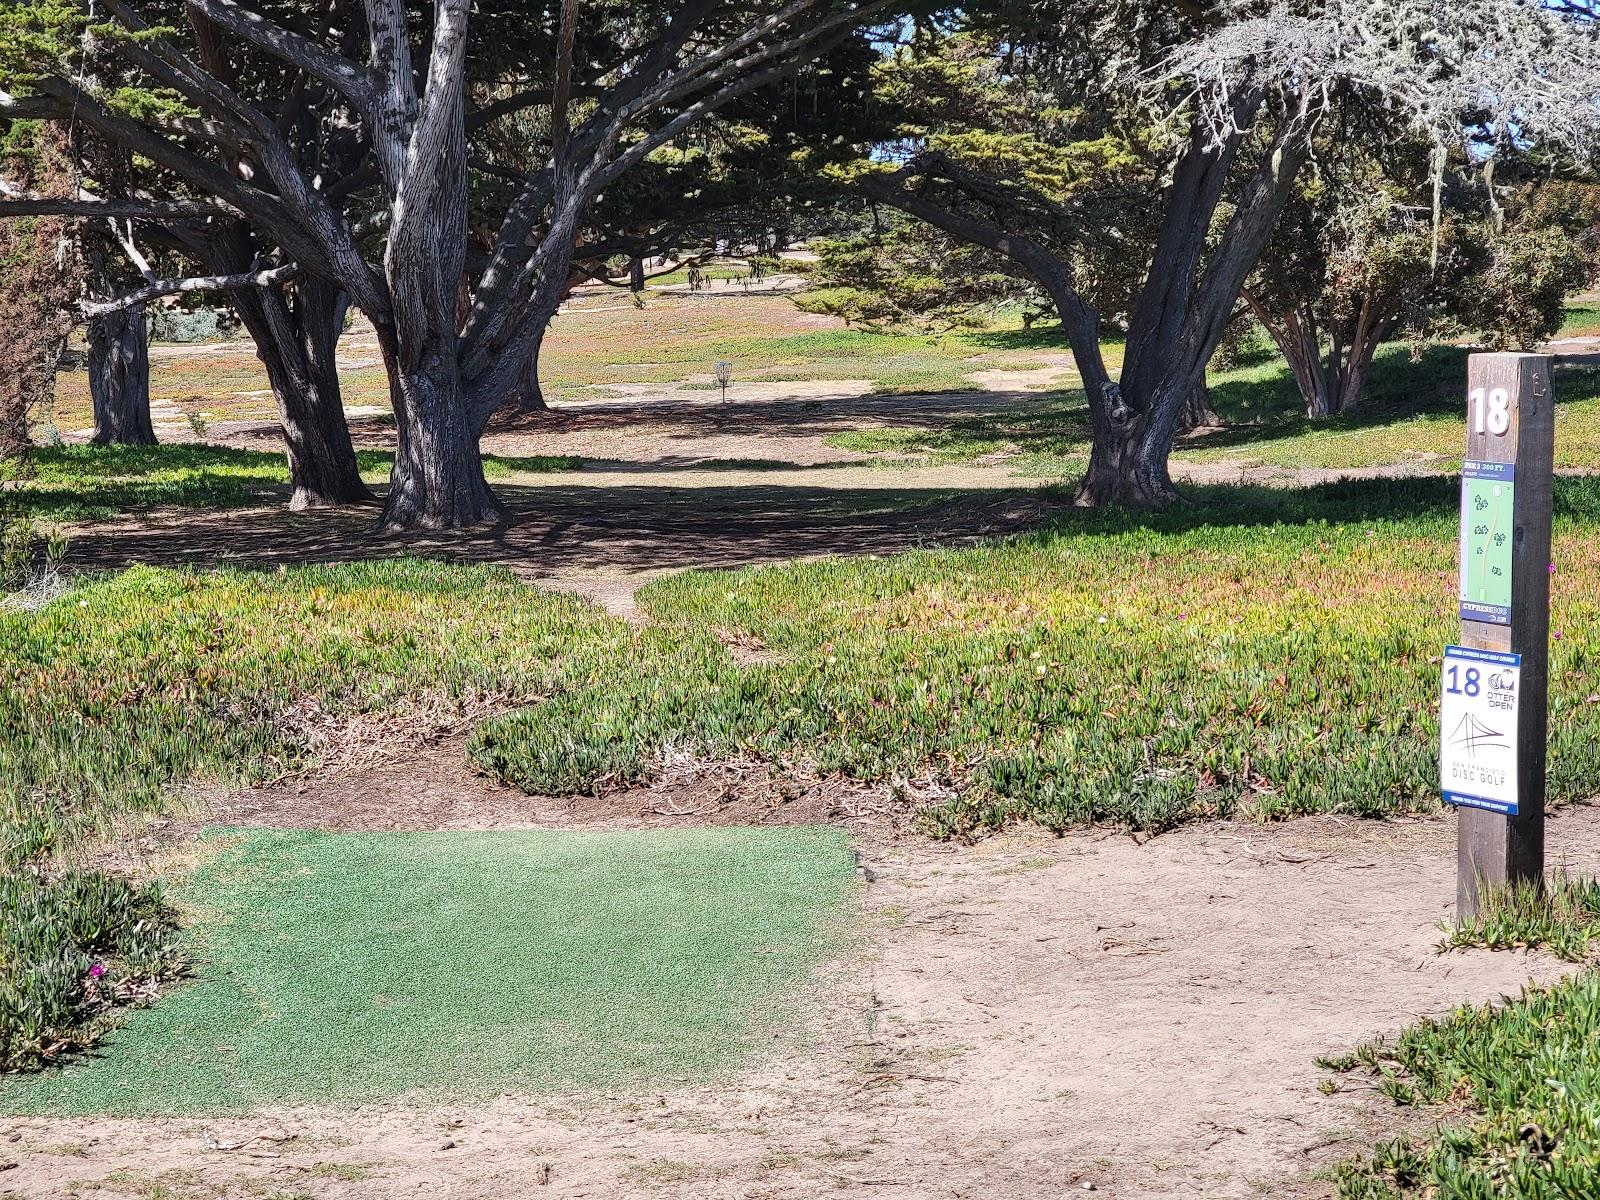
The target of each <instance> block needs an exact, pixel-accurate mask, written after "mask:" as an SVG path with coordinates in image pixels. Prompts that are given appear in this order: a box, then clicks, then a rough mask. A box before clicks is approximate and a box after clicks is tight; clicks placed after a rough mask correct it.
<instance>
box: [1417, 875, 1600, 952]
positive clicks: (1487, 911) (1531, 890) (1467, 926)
mask: <svg viewBox="0 0 1600 1200" xmlns="http://www.w3.org/2000/svg"><path fill="white" fill-rule="evenodd" d="M1444 929H1445V934H1446V936H1445V939H1444V941H1443V942H1442V943H1440V946H1439V949H1440V950H1441V951H1443V950H1455V949H1461V948H1464V947H1467V946H1483V947H1486V948H1487V949H1490V950H1534V949H1540V948H1543V949H1546V950H1549V951H1550V952H1551V953H1552V954H1554V955H1556V957H1558V958H1562V959H1565V960H1566V961H1567V962H1582V961H1583V960H1584V959H1585V958H1587V957H1588V956H1589V947H1590V946H1591V945H1592V944H1593V943H1594V941H1595V939H1596V938H1600V880H1594V879H1572V878H1570V877H1568V876H1566V875H1556V876H1555V877H1553V878H1552V879H1550V880H1548V881H1547V882H1546V884H1545V886H1543V887H1534V886H1532V885H1530V884H1518V885H1516V886H1514V887H1511V888H1502V889H1495V890H1491V891H1489V892H1487V893H1486V894H1485V895H1484V896H1483V902H1482V905H1481V911H1480V912H1479V913H1478V915H1477V916H1475V917H1471V918H1469V919H1468V920H1465V921H1462V922H1460V923H1459V924H1446V925H1445V926H1444Z"/></svg>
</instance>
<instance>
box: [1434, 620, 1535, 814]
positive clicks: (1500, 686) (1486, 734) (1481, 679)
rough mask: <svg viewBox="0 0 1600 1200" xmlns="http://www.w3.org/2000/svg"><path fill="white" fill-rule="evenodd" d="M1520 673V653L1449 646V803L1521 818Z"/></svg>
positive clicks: (1442, 726) (1442, 760)
mask: <svg viewBox="0 0 1600 1200" xmlns="http://www.w3.org/2000/svg"><path fill="white" fill-rule="evenodd" d="M1521 674H1522V655H1520V654H1507V653H1501V652H1499V651H1495V650H1474V649H1471V648H1469V647H1466V646H1446V647H1445V650H1444V666H1443V671H1442V678H1441V680H1440V704H1439V790H1440V791H1442V792H1443V793H1444V799H1445V803H1447V804H1459V805H1464V806H1466V807H1467V808H1486V809H1489V810H1490V811H1491V812H1497V813H1504V814H1506V815H1507V816H1515V815H1516V812H1517V696H1518V687H1517V684H1518V682H1519V680H1520V677H1521Z"/></svg>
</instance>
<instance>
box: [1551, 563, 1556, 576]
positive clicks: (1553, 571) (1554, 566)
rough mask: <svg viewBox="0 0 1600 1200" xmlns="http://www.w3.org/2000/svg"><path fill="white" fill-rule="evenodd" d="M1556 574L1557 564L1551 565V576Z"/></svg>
mask: <svg viewBox="0 0 1600 1200" xmlns="http://www.w3.org/2000/svg"><path fill="white" fill-rule="evenodd" d="M1555 573H1556V565H1555V563H1551V564H1550V574H1552V575H1554V574H1555Z"/></svg>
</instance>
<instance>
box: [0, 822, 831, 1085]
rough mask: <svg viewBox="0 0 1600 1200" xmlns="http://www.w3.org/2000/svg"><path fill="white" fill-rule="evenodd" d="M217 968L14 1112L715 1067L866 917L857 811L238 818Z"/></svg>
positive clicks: (227, 835)
mask: <svg viewBox="0 0 1600 1200" xmlns="http://www.w3.org/2000/svg"><path fill="white" fill-rule="evenodd" d="M211 839H212V846H213V847H214V848H215V849H216V853H215V857H213V858H211V859H210V860H209V861H207V862H205V863H204V864H203V865H202V866H201V867H200V868H199V869H198V870H197V871H196V873H195V874H194V876H193V878H192V879H190V880H189V881H188V882H186V883H185V884H183V885H182V886H181V887H180V888H178V889H177V891H176V896H177V899H178V900H179V902H180V903H181V904H182V905H183V906H184V908H186V909H188V910H189V911H190V912H191V913H192V914H193V915H194V924H193V925H192V927H191V928H190V929H189V930H188V931H187V933H186V940H187V943H188V945H189V948H190V951H191V954H192V956H193V957H194V958H195V959H196V960H197V962H198V964H199V965H198V967H197V978H196V979H195V980H194V981H193V982H191V983H189V984H187V985H185V986H183V987H181V988H178V989H176V990H174V991H173V992H172V993H171V994H170V995H169V996H167V997H166V998H164V999H163V1000H162V1001H161V1003H160V1004H158V1005H156V1006H155V1007H153V1008H151V1009H149V1010H145V1011H139V1012H135V1013H132V1014H130V1015H129V1017H128V1019H127V1021H126V1023H125V1025H124V1026H123V1027H122V1028H121V1029H119V1030H118V1031H116V1032H115V1033H113V1034H112V1035H111V1036H110V1038H109V1039H108V1040H107V1041H106V1042H105V1043H104V1044H103V1046H102V1047H101V1049H100V1050H99V1051H98V1052H97V1053H96V1054H95V1055H94V1056H93V1057H92V1058H91V1059H89V1060H87V1061H84V1062H81V1063H77V1064H73V1065H70V1066H68V1067H67V1068H66V1069H64V1070H50V1071H47V1072H44V1073H41V1074H37V1075H34V1076H31V1077H28V1078H18V1079H14V1080H13V1081H11V1082H9V1083H0V1110H3V1111H10V1112H109V1113H204V1112H215V1111H221V1110H227V1109H239V1108H248V1107H256V1106H260V1105H266V1104H275V1103H297V1102H334V1103H364V1102H369V1101H375V1100H384V1099H389V1098H392V1097H396V1096H403V1095H418V1096H421V1097H425V1098H431V1099H440V1098H445V1097H450V1098H475V1097H484V1096H489V1095H494V1094H498V1093H501V1092H504V1091H524V1090H526V1091H584V1090H593V1089H606V1088H612V1087H622V1086H630V1085H631V1086H641V1085H643V1086H648V1085H649V1084H651V1083H665V1082H668V1081H676V1080H690V1081H701V1080H705V1079H708V1078H712V1077H715V1076H716V1075H718V1074H719V1073H721V1072H723V1071H726V1070H728V1069H729V1068H732V1067H734V1066H736V1065H738V1064H740V1063H741V1062H743V1061H744V1060H746V1059H747V1057H748V1056H749V1054H750V1053H751V1052H752V1051H754V1050H756V1049H758V1048H760V1047H761V1046H763V1045H768V1044H770V1043H771V1041H772V1038H773V1037H774V1036H775V1034H777V1033H779V1031H780V1030H781V1027H782V1022H783V1020H784V1018H786V1017H790V1016H792V1015H793V1009H792V1001H793V999H794V996H795V989H796V988H797V987H798V986H799V985H801V984H802V982H803V980H804V978H805V977H806V974H807V972H808V971H809V970H810V968H811V967H812V966H813V965H815V964H816V963H817V962H818V961H819V960H820V958H821V957H823V956H824V955H826V954H828V953H829V952H830V951H832V950H835V949H837V948H838V946H839V945H840V944H841V940H840V939H841V938H842V936H843V935H844V934H845V925H844V922H845V918H846V901H847V899H848V897H849V895H850V891H851V887H852V880H853V877H854V863H853V859H852V857H851V855H850V852H849V849H848V846H847V845H846V839H845V835H844V834H843V832H842V831H839V830H834V829H803V828H802V829H785V830H751V829H722V830H683V831H657V832H627V833H552V832H495V833H462V832H456V833H423V834H410V833H407V834H319V833H306V832H280V831H261V830H255V831H220V832H217V833H214V834H212V835H211Z"/></svg>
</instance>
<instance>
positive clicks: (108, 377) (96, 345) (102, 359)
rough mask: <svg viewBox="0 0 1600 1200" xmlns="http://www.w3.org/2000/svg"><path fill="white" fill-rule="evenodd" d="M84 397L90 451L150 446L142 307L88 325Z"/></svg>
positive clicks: (147, 364) (152, 436)
mask: <svg viewBox="0 0 1600 1200" xmlns="http://www.w3.org/2000/svg"><path fill="white" fill-rule="evenodd" d="M88 341H89V397H90V399H91V400H92V402H93V404H94V436H93V437H91V438H90V439H89V440H90V441H91V442H93V443H94V445H96V446H154V445H155V444H156V431H155V428H154V426H153V425H152V424H151V422H150V347H149V343H148V342H147V341H146V338H145V328H144V305H142V304H135V305H130V306H129V307H127V308H119V309H116V310H114V311H112V312H109V313H106V314H105V315H104V316H99V317H95V318H94V319H93V320H91V321H90V322H89V330H88Z"/></svg>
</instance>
